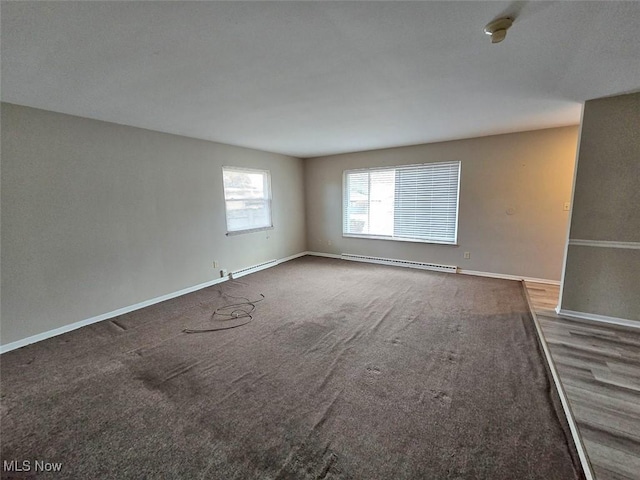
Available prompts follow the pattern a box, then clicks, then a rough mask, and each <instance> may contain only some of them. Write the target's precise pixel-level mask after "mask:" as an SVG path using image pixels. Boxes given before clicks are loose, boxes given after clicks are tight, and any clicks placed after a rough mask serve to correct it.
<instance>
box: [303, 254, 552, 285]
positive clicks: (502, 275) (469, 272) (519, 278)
mask: <svg viewBox="0 0 640 480" xmlns="http://www.w3.org/2000/svg"><path fill="white" fill-rule="evenodd" d="M305 255H312V256H314V257H327V258H338V259H341V260H344V258H343V257H342V255H337V254H335V253H324V252H305ZM360 261H362V262H366V260H360ZM369 263H379V262H373V261H372V262H369ZM458 273H461V274H463V275H476V276H478V277H490V278H500V279H503V280H516V281H518V282H519V281H522V280H524V281H526V282H534V283H546V284H548V285H560V281H559V280H549V279H547V278H533V277H522V276H518V275H507V274H505V273H492V272H479V271H476V270H465V269H462V268H458Z"/></svg>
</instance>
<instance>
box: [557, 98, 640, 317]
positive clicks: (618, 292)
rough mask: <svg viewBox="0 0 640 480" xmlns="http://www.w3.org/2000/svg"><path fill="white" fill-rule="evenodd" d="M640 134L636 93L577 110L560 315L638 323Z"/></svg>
mask: <svg viewBox="0 0 640 480" xmlns="http://www.w3.org/2000/svg"><path fill="white" fill-rule="evenodd" d="M639 129H640V93H635V94H631V95H620V96H616V97H610V98H602V99H597V100H590V101H588V102H586V104H585V106H584V113H583V119H582V130H581V135H580V147H579V154H578V162H577V170H576V183H575V193H574V205H573V212H572V218H571V230H570V241H569V247H568V252H567V262H566V268H565V276H564V282H563V289H562V292H563V293H562V302H561V308H562V309H563V310H570V311H574V312H580V313H587V314H595V315H604V316H608V317H616V318H622V319H627V320H638V321H640V287H638V286H639V285H640V250H638V248H640V213H639V209H640V134H639V133H638V132H639ZM575 240H580V241H581V242H580V244H573V245H572V242H575ZM603 242H604V243H603ZM606 242H622V245H621V244H614V245H615V247H616V248H613V245H611V244H607V243H606ZM576 243H578V242H576ZM589 243H591V245H589ZM621 246H622V247H626V248H620V247H621Z"/></svg>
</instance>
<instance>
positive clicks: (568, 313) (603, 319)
mask: <svg viewBox="0 0 640 480" xmlns="http://www.w3.org/2000/svg"><path fill="white" fill-rule="evenodd" d="M556 313H557V314H558V315H559V316H561V317H566V318H574V319H576V320H589V321H591V322H600V323H609V324H612V325H620V326H623V327H631V328H640V321H638V320H628V319H626V318H617V317H608V316H606V315H598V314H595V313H585V312H574V311H573V310H565V309H563V308H556Z"/></svg>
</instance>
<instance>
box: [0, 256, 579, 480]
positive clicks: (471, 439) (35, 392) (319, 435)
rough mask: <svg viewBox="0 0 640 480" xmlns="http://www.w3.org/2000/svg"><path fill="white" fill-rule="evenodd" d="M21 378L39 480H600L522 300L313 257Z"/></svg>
mask: <svg viewBox="0 0 640 480" xmlns="http://www.w3.org/2000/svg"><path fill="white" fill-rule="evenodd" d="M261 293H262V294H264V295H265V300H264V301H262V302H260V303H258V304H256V310H255V312H254V320H253V321H252V322H251V323H249V324H247V325H244V326H241V327H239V328H235V329H230V330H224V331H217V332H212V333H202V334H185V333H182V330H183V329H184V328H202V327H204V328H206V327H209V326H211V325H212V322H211V320H210V316H211V313H212V312H213V310H215V309H216V308H217V307H220V306H222V305H225V304H228V303H234V302H236V301H237V299H236V298H232V297H229V296H227V295H234V296H246V297H250V298H252V299H257V298H259V294H261ZM1 362H2V364H1V369H2V370H1V372H2V385H1V389H2V403H1V406H2V417H1V420H2V423H1V428H2V459H3V460H6V461H10V460H14V459H15V460H18V461H20V462H21V461H23V460H29V461H31V465H32V466H33V465H34V463H33V462H34V461H35V460H40V461H48V462H61V464H62V465H61V471H60V472H59V473H56V474H44V475H40V474H38V477H37V478H73V479H94V478H101V479H106V478H113V479H125V478H132V479H133V478H135V479H138V478H163V479H164V478H187V479H197V478H212V479H224V480H230V479H254V478H255V479H325V478H326V479H394V480H395V479H491V480H500V479H505V480H506V479H509V480H512V479H519V480H523V479H545V480H551V479H576V478H583V476H582V472H581V470H580V467H579V463H578V461H577V456H576V455H575V452H574V447H573V443H572V442H571V440H570V436H569V434H568V433H567V432H568V429H566V427H565V426H564V417H562V414H559V413H558V412H561V410H560V409H556V408H555V406H554V405H555V403H554V402H555V400H556V398H555V395H556V393H555V390H554V387H553V386H552V383H550V382H549V380H548V377H547V374H546V370H545V365H544V363H543V357H542V355H541V353H540V350H539V347H538V344H537V339H536V334H535V327H534V325H533V323H532V319H531V317H530V314H529V312H528V308H527V304H526V300H525V297H524V293H523V290H522V286H521V284H520V283H519V282H512V281H506V280H496V279H488V278H480V277H470V276H466V275H454V274H447V273H435V272H425V271H420V270H412V269H405V268H396V267H387V266H379V265H370V264H361V263H356V262H348V261H341V260H332V259H325V258H316V257H303V258H300V259H297V260H293V261H290V262H287V263H285V264H282V265H280V266H278V267H274V268H270V269H268V270H263V271H261V272H258V273H256V274H253V275H249V276H246V277H242V278H240V279H239V280H237V281H230V282H226V283H223V284H219V285H216V286H213V287H210V288H207V289H204V290H200V291H198V292H195V293H192V294H189V295H186V296H183V297H180V298H176V299H173V300H169V301H167V302H163V303H161V304H157V305H155V306H152V307H149V308H146V309H143V310H139V311H137V312H133V313H131V314H128V315H123V316H120V317H117V318H115V319H113V320H111V321H104V322H101V323H98V324H94V325H92V326H88V327H84V328H82V329H79V330H76V331H73V332H70V333H67V334H65V335H61V336H58V337H55V338H51V339H48V340H46V341H43V342H40V343H37V344H34V345H31V346H28V347H24V348H22V349H19V350H15V351H12V352H9V353H6V354H4V355H3V356H2V358H1ZM4 477H7V472H4V473H3V478H4Z"/></svg>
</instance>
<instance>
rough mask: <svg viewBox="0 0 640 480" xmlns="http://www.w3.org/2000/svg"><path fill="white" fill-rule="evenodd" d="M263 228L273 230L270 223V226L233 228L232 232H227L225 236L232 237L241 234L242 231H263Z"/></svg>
mask: <svg viewBox="0 0 640 480" xmlns="http://www.w3.org/2000/svg"><path fill="white" fill-rule="evenodd" d="M265 230H273V225H271V226H270V227H260V228H249V229H247V230H234V231H232V232H227V237H233V236H235V235H242V234H243V233H255V232H263V231H265Z"/></svg>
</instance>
